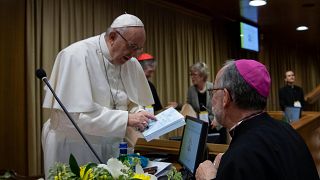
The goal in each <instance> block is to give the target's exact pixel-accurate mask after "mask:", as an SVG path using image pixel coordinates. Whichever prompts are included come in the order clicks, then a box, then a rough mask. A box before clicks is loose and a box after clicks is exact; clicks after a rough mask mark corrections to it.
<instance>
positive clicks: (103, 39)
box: [42, 14, 155, 177]
mask: <svg viewBox="0 0 320 180" xmlns="http://www.w3.org/2000/svg"><path fill="white" fill-rule="evenodd" d="M144 42H145V30H144V25H143V23H142V22H141V20H140V19H139V18H137V17H136V16H133V15H130V14H123V15H121V16H119V17H117V18H116V19H115V20H114V21H113V23H112V24H111V26H110V27H109V28H108V30H107V32H106V33H103V34H101V35H98V36H95V37H91V38H88V39H85V40H82V41H79V42H76V43H74V44H72V45H70V46H69V47H67V48H65V49H63V50H62V51H61V52H60V53H59V54H58V56H57V58H56V61H55V64H54V67H53V70H52V74H51V76H50V83H51V85H52V86H53V88H54V90H55V92H56V93H57V95H58V97H59V98H60V99H61V101H62V103H63V104H64V105H65V107H66V108H67V110H68V111H69V112H70V113H71V115H72V116H73V118H74V120H75V121H76V123H77V124H78V126H79V127H80V129H81V130H82V131H83V132H84V135H85V136H86V138H87V139H88V141H89V142H90V143H91V144H92V146H93V148H94V149H95V150H96V152H97V154H98V155H99V156H100V158H101V159H102V161H103V162H106V161H107V159H109V158H111V157H117V156H118V153H119V152H118V146H119V143H120V142H121V141H122V139H123V138H124V137H125V134H126V130H127V127H133V128H137V129H140V130H143V129H144V128H145V127H146V126H147V125H148V119H155V117H154V116H153V115H151V114H149V113H147V112H146V111H143V106H147V105H151V104H154V102H153V98H152V94H151V91H150V88H149V85H148V82H147V80H146V77H145V75H144V72H143V70H142V68H141V66H140V64H139V62H138V61H137V60H136V59H135V58H134V57H136V56H137V55H138V52H139V51H140V50H142V47H143V45H144ZM43 107H44V108H50V109H51V111H52V112H51V115H50V119H49V120H48V121H47V122H46V123H45V124H44V127H43V132H42V145H43V150H44V167H45V174H46V177H47V175H48V170H49V168H50V167H51V166H53V164H54V163H55V162H65V163H66V162H68V160H69V156H70V153H72V154H73V155H74V156H75V158H76V159H77V161H78V163H79V164H85V163H88V162H98V160H97V159H96V157H95V156H94V154H93V153H92V152H91V151H90V149H89V147H88V146H87V145H86V144H85V142H84V140H83V139H82V138H81V136H80V135H79V133H78V132H77V131H76V129H75V128H74V126H73V125H72V123H71V122H70V120H69V119H68V118H67V116H66V115H65V113H64V112H63V111H62V109H61V107H60V106H59V104H58V103H57V102H56V101H55V99H54V98H53V96H52V94H51V92H50V91H47V92H46V96H45V99H44V103H43Z"/></svg>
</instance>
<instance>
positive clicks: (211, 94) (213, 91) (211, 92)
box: [208, 88, 233, 101]
mask: <svg viewBox="0 0 320 180" xmlns="http://www.w3.org/2000/svg"><path fill="white" fill-rule="evenodd" d="M224 89H226V90H227V91H228V94H229V97H230V100H231V101H233V99H232V96H231V93H230V91H229V89H227V88H212V89H208V91H209V95H210V96H211V97H212V96H213V94H214V93H215V92H216V91H218V90H224Z"/></svg>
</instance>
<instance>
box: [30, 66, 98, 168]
mask: <svg viewBox="0 0 320 180" xmlns="http://www.w3.org/2000/svg"><path fill="white" fill-rule="evenodd" d="M36 76H37V77H38V78H39V79H41V80H42V81H43V82H44V83H46V85H47V86H48V88H49V89H50V91H51V93H52V94H53V96H54V98H55V99H56V100H57V102H58V103H59V105H60V106H61V108H62V109H63V111H64V112H65V113H66V115H67V116H68V118H69V120H70V121H71V122H72V124H73V126H74V127H75V128H76V129H77V131H78V133H79V134H80V135H81V137H82V139H83V140H84V141H85V142H86V144H87V145H88V146H89V148H90V150H91V151H92V152H93V154H94V155H95V157H96V158H97V159H98V160H99V162H100V163H101V164H102V163H103V162H102V160H101V159H100V157H99V156H98V154H97V152H96V151H95V150H94V149H93V148H92V146H91V144H90V143H89V141H88V140H87V138H86V137H85V136H84V135H83V133H82V131H81V130H80V128H79V126H78V125H77V124H76V123H75V122H74V120H73V119H72V117H71V115H70V114H69V112H68V111H67V109H66V108H65V107H64V105H63V104H62V102H61V101H60V99H59V98H58V96H57V95H56V93H55V92H54V90H53V89H52V87H51V85H50V83H49V82H48V79H47V74H46V72H45V71H44V70H43V69H42V68H40V69H37V70H36Z"/></svg>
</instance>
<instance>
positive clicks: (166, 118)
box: [142, 107, 186, 141]
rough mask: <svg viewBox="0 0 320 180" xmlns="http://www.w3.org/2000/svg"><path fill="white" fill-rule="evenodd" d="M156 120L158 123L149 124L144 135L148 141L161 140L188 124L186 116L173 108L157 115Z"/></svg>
mask: <svg viewBox="0 0 320 180" xmlns="http://www.w3.org/2000/svg"><path fill="white" fill-rule="evenodd" d="M156 118H157V120H156V121H151V122H149V128H148V129H146V130H145V131H144V132H143V133H142V134H143V136H144V138H145V139H146V140H147V141H151V140H152V139H155V138H159V137H160V136H162V135H164V134H166V133H168V132H170V131H173V130H175V129H177V128H179V127H181V126H184V125H185V124H186V122H185V121H184V116H183V115H182V114H180V113H179V112H178V111H177V110H175V109H174V108H172V107H171V108H168V109H166V110H165V111H162V112H161V113H159V114H157V115H156Z"/></svg>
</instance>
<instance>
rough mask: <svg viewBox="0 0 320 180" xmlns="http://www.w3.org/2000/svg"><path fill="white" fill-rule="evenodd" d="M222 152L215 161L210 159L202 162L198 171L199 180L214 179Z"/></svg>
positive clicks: (197, 177)
mask: <svg viewBox="0 0 320 180" xmlns="http://www.w3.org/2000/svg"><path fill="white" fill-rule="evenodd" d="M222 155H223V154H222V153H219V154H218V155H217V156H216V158H215V159H214V161H213V163H212V162H211V161H209V160H206V161H204V162H203V163H200V165H199V167H198V168H197V171H196V179H197V180H207V179H214V178H216V175H217V170H218V167H219V164H220V160H221V157H222Z"/></svg>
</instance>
